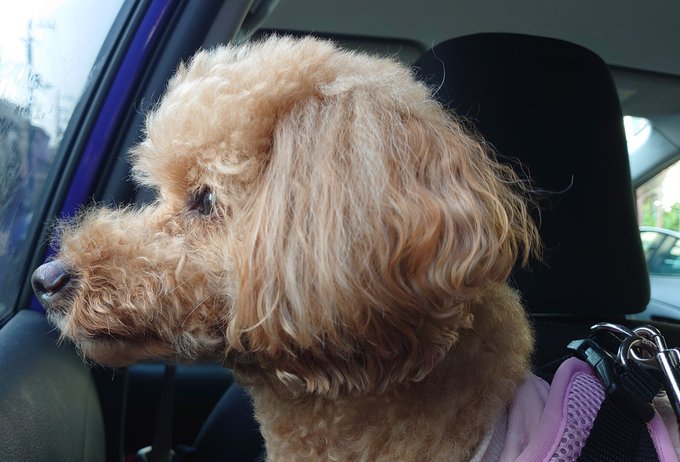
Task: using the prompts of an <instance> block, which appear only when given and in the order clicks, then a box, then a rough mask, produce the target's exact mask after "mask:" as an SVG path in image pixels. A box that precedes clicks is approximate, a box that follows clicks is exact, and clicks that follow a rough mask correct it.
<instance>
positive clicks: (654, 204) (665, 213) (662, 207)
mask: <svg viewBox="0 0 680 462" xmlns="http://www.w3.org/2000/svg"><path fill="white" fill-rule="evenodd" d="M636 196H637V205H638V222H639V224H640V226H655V227H657V228H664V229H670V230H672V231H680V161H678V162H675V163H674V164H672V165H670V166H669V167H667V168H665V169H664V170H662V171H661V172H660V173H658V174H657V175H656V176H654V177H653V178H652V179H650V180H649V181H647V182H645V183H644V184H643V185H642V186H640V187H638V188H637V190H636Z"/></svg>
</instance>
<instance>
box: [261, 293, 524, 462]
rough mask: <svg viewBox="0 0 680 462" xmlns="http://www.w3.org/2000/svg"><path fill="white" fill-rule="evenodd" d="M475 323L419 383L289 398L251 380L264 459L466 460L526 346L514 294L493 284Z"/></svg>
mask: <svg viewBox="0 0 680 462" xmlns="http://www.w3.org/2000/svg"><path fill="white" fill-rule="evenodd" d="M472 312H473V313H474V326H473V329H471V330H467V331H464V332H461V335H460V338H459V341H458V343H457V344H456V346H454V348H452V350H451V351H450V352H449V353H448V354H447V356H446V357H445V358H444V359H443V360H442V361H441V362H440V363H439V364H438V365H437V366H436V367H435V369H433V371H432V372H431V373H430V374H429V375H428V376H427V377H425V378H424V379H423V380H422V381H420V382H418V383H409V384H407V385H400V386H395V387H394V388H393V389H391V390H389V391H387V392H385V393H382V394H378V395H362V396H351V395H350V396H343V397H340V398H336V399H333V400H330V399H328V398H325V397H321V396H315V395H308V396H303V397H298V398H292V397H290V398H286V397H283V396H281V393H279V392H274V391H273V390H272V389H271V388H270V387H268V386H266V385H257V384H255V385H253V386H252V387H251V393H252V395H253V398H254V402H255V408H256V415H257V418H258V420H259V422H260V424H261V429H262V434H263V436H264V438H265V442H266V445H267V460H268V461H321V460H334V461H382V460H384V461H388V460H389V461H393V460H401V461H422V460H428V461H440V460H441V461H444V460H445V461H466V460H469V458H470V456H471V455H472V454H473V452H474V450H475V449H476V447H477V446H478V444H479V442H480V441H481V439H482V438H483V436H484V434H485V433H486V432H487V431H488V430H489V429H490V426H491V425H492V423H493V421H494V419H495V417H496V416H498V415H499V413H500V412H502V410H503V409H504V407H505V406H506V405H507V403H508V402H509V401H510V400H511V399H512V396H513V394H514V391H515V389H516V388H517V386H518V385H519V384H520V383H521V382H522V381H523V380H524V379H525V377H526V374H527V371H528V367H529V355H530V353H531V349H532V346H533V342H532V335H531V330H530V327H529V324H528V321H527V319H526V316H525V314H524V311H523V309H522V307H521V306H520V304H519V301H518V299H517V296H516V295H515V294H514V293H512V292H511V291H510V289H508V288H506V287H494V288H490V289H489V290H488V291H487V293H485V295H484V296H483V297H482V298H481V301H480V303H479V304H478V305H477V306H474V307H473V310H472Z"/></svg>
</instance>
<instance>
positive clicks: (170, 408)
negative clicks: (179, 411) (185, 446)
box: [137, 364, 176, 462]
mask: <svg viewBox="0 0 680 462" xmlns="http://www.w3.org/2000/svg"><path fill="white" fill-rule="evenodd" d="M175 372H176V366H174V365H172V364H166V365H165V370H164V371H163V381H162V382H161V398H160V401H159V405H158V414H157V415H156V422H155V425H154V432H153V440H152V443H151V446H148V447H146V448H143V449H140V450H139V451H138V452H137V462H172V460H173V457H174V452H173V450H172V417H173V413H174V409H175V403H174V401H175Z"/></svg>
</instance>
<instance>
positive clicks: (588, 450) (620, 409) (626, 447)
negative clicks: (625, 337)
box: [568, 338, 661, 462]
mask: <svg viewBox="0 0 680 462" xmlns="http://www.w3.org/2000/svg"><path fill="white" fill-rule="evenodd" d="M568 348H569V349H570V350H572V351H574V354H575V355H576V356H578V357H580V358H581V359H583V360H584V361H586V362H587V363H588V364H589V365H590V366H591V367H592V368H593V370H594V371H595V372H596V373H597V375H598V377H599V378H600V380H601V381H602V384H603V385H604V387H605V391H606V395H605V399H604V401H603V402H602V405H601V406H600V409H599V411H598V413H597V416H596V417H595V421H594V422H593V428H592V429H591V431H590V434H589V435H588V438H587V439H586V443H585V445H584V447H583V450H582V451H581V454H580V455H579V458H578V459H577V462H659V457H658V455H657V453H656V449H655V447H654V443H653V442H652V439H651V436H650V434H649V431H648V429H647V422H649V421H650V420H651V419H652V418H653V417H654V408H653V406H652V404H651V403H652V400H653V399H654V397H655V396H656V394H657V392H658V391H659V389H660V387H661V382H660V381H659V380H658V379H657V378H656V377H655V376H653V375H652V374H650V373H648V372H647V371H645V370H644V369H643V367H642V366H640V365H639V364H638V363H636V362H635V361H628V363H627V364H626V365H625V367H624V368H621V367H620V366H619V365H616V364H615V361H614V360H613V358H612V356H611V355H610V354H608V353H607V352H606V350H605V349H603V348H602V347H601V346H600V345H599V344H598V343H597V342H596V341H595V340H594V339H592V338H591V339H584V340H577V341H574V342H572V343H571V344H569V347H568Z"/></svg>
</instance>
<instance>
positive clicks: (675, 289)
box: [640, 226, 680, 322]
mask: <svg viewBox="0 0 680 462" xmlns="http://www.w3.org/2000/svg"><path fill="white" fill-rule="evenodd" d="M640 238H641V240H642V248H643V250H644V252H645V257H646V259H647V268H648V270H649V282H650V286H651V297H650V300H649V305H648V306H647V309H646V310H645V311H644V313H642V314H641V317H642V318H646V319H659V320H670V321H674V322H680V232H678V231H672V230H670V229H664V228H652V227H648V226H643V227H640Z"/></svg>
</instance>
